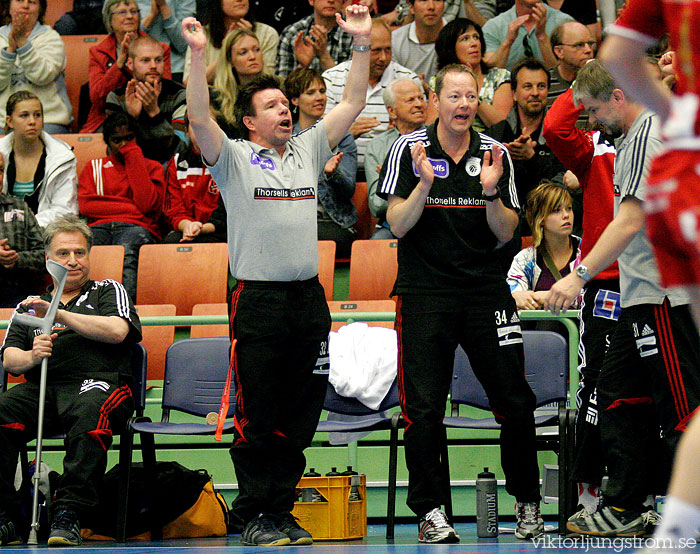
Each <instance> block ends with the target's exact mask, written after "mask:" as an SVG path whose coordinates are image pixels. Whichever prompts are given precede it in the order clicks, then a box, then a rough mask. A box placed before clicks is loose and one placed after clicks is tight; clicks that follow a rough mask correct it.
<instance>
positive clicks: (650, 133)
mask: <svg viewBox="0 0 700 554" xmlns="http://www.w3.org/2000/svg"><path fill="white" fill-rule="evenodd" d="M573 90H574V100H575V101H576V102H581V103H582V104H583V105H584V107H586V108H587V109H588V110H589V113H590V118H591V120H592V121H593V122H595V121H597V122H598V123H599V124H601V125H603V126H604V127H606V128H607V130H608V131H609V132H611V133H622V134H621V136H620V137H619V138H618V139H616V140H615V147H616V151H617V154H616V160H615V174H614V184H615V208H616V213H615V218H614V219H613V220H612V222H611V223H610V224H609V225H608V226H607V227H606V229H605V231H603V233H602V234H601V236H600V238H599V239H598V242H597V243H596V244H595V246H594V247H593V249H592V250H591V251H590V252H589V253H588V255H587V256H586V257H585V258H584V259H583V260H582V261H581V264H579V265H578V266H577V268H576V270H575V272H574V273H571V274H569V275H568V276H566V277H564V278H563V279H562V280H560V281H558V282H557V283H555V284H554V285H553V286H552V288H551V290H550V293H549V296H548V297H547V299H546V301H545V308H546V309H550V310H551V311H552V312H553V313H559V312H560V311H561V310H562V309H565V308H566V307H568V306H569V305H570V303H571V301H572V300H573V299H574V298H575V297H576V296H577V295H578V294H579V291H580V290H581V287H582V286H583V285H585V284H586V283H587V282H588V281H589V280H590V278H591V277H592V276H595V275H596V274H597V273H598V272H600V271H601V270H603V269H605V268H607V267H608V266H609V265H610V264H611V263H612V262H613V261H614V260H615V259H616V258H618V259H619V263H620V286H621V294H620V298H621V303H622V310H621V312H620V317H619V320H618V323H617V326H616V328H615V331H614V333H613V336H612V339H611V342H610V346H609V348H608V351H607V353H606V356H605V361H604V362H603V367H602V369H601V371H600V377H599V378H598V389H597V402H598V406H599V407H600V418H601V422H600V432H601V439H602V445H603V449H602V451H603V453H604V462H605V464H606V467H607V470H608V484H607V487H606V490H605V496H604V499H603V505H602V506H601V507H600V508H599V509H598V511H597V512H596V513H594V514H592V515H590V514H580V515H579V516H577V517H575V518H573V519H569V521H568V522H567V529H568V530H570V531H573V532H575V533H580V534H585V535H590V534H593V535H598V536H600V535H602V536H610V537H617V536H625V537H630V536H636V535H642V534H644V533H645V531H646V522H647V519H648V518H649V515H648V514H649V513H650V508H649V507H647V506H646V505H645V501H647V500H648V498H647V497H648V495H649V494H654V493H656V494H658V493H661V492H662V491H664V490H665V487H666V484H667V482H668V470H669V469H670V468H669V465H670V459H669V454H670V453H671V452H672V450H673V449H674V448H675V446H676V443H677V442H678V439H679V438H680V436H681V433H682V432H683V431H684V430H685V428H686V426H687V424H688V422H689V421H690V418H691V415H692V413H693V412H694V411H695V410H696V409H697V407H698V404H699V403H700V371H698V369H699V362H698V360H700V344H699V343H698V335H697V330H696V328H695V325H694V324H693V318H692V316H691V313H690V309H689V303H690V298H689V296H688V295H687V294H686V293H685V292H684V291H682V290H678V289H665V288H663V287H662V286H661V282H660V278H659V269H658V266H657V264H656V262H655V260H654V256H653V253H652V250H651V245H650V243H649V240H648V238H647V236H646V232H645V225H644V221H645V202H646V201H647V200H646V198H647V196H646V178H647V173H648V169H649V162H650V160H651V158H652V157H653V156H654V154H655V153H656V152H658V151H659V149H660V148H661V139H660V133H659V125H658V119H657V116H656V115H655V114H654V113H653V112H651V111H649V110H646V109H645V108H644V107H643V106H642V105H640V104H636V103H633V102H631V101H630V100H629V98H627V97H626V95H625V93H624V92H623V91H622V90H621V89H619V88H617V86H616V84H615V82H614V81H613V78H612V76H611V75H610V74H609V73H608V72H607V70H605V69H604V68H603V67H602V65H601V64H600V62H598V61H596V60H594V61H592V62H590V63H589V64H587V65H586V66H585V67H584V68H583V69H581V71H579V74H578V76H577V77H576V81H575V83H574V88H573ZM659 426H660V427H661V434H660V433H659ZM652 517H653V518H654V519H655V518H656V517H658V515H657V514H655V513H653V514H652Z"/></svg>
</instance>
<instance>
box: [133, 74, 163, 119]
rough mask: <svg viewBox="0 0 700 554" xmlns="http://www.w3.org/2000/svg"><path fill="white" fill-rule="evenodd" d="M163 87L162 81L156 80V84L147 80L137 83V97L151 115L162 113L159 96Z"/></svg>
mask: <svg viewBox="0 0 700 554" xmlns="http://www.w3.org/2000/svg"><path fill="white" fill-rule="evenodd" d="M161 87H162V85H161V82H160V81H156V82H155V83H154V84H151V83H149V82H147V81H139V82H137V84H136V90H135V94H136V98H138V100H139V101H140V102H141V105H142V106H143V109H144V110H146V113H147V114H148V115H149V117H155V116H157V115H158V114H159V113H160V107H159V106H158V96H159V95H160V90H161Z"/></svg>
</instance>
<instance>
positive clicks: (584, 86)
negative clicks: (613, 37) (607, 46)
mask: <svg viewBox="0 0 700 554" xmlns="http://www.w3.org/2000/svg"><path fill="white" fill-rule="evenodd" d="M617 88H620V87H618V86H617V85H616V84H615V79H613V76H612V75H611V73H610V72H609V71H608V70H607V69H606V68H605V66H604V65H603V64H602V63H600V61H598V60H596V59H594V60H591V61H590V62H588V63H587V64H586V65H584V66H583V67H582V68H581V69H580V70H579V72H578V74H577V75H576V80H575V81H574V84H573V85H572V89H573V93H574V102H575V103H576V104H580V103H581V98H583V97H584V96H588V97H590V98H593V99H595V100H600V101H601V102H607V101H608V100H610V98H611V97H612V93H613V91H614V90H615V89H617Z"/></svg>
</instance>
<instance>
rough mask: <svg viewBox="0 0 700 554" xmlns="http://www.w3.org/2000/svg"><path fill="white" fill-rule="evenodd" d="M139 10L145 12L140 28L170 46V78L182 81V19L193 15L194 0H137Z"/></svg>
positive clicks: (184, 43) (194, 8) (183, 50)
mask: <svg viewBox="0 0 700 554" xmlns="http://www.w3.org/2000/svg"><path fill="white" fill-rule="evenodd" d="M137 1H138V6H139V11H140V12H141V13H142V14H146V15H145V17H144V18H143V19H142V20H141V28H142V29H143V30H144V31H146V32H147V33H148V34H149V35H150V36H152V37H153V38H154V39H156V40H158V41H160V42H162V43H165V44H167V45H169V46H170V69H171V70H172V79H173V81H175V82H176V83H181V82H182V76H183V73H184V71H185V54H186V53H187V43H186V42H185V39H183V38H182V33H181V32H180V26H181V25H182V20H183V19H184V18H186V17H190V16H193V15H194V14H195V11H196V2H195V0H137Z"/></svg>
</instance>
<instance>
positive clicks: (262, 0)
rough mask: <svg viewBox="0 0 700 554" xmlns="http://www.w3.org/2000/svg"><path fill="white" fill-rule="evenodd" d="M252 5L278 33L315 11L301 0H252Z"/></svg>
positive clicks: (259, 18) (260, 18)
mask: <svg viewBox="0 0 700 554" xmlns="http://www.w3.org/2000/svg"><path fill="white" fill-rule="evenodd" d="M251 7H252V8H253V9H255V13H256V14H258V20H259V21H260V22H261V23H265V24H267V25H269V26H270V27H273V28H274V29H275V30H276V31H277V32H278V33H282V31H284V29H285V28H286V27H287V26H288V25H291V24H292V23H294V22H295V21H299V20H300V19H301V18H302V17H306V16H307V15H309V14H310V13H312V12H313V8H312V7H311V4H309V3H308V2H299V0H251ZM276 55H277V52H275V56H276ZM271 67H274V66H271Z"/></svg>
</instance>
